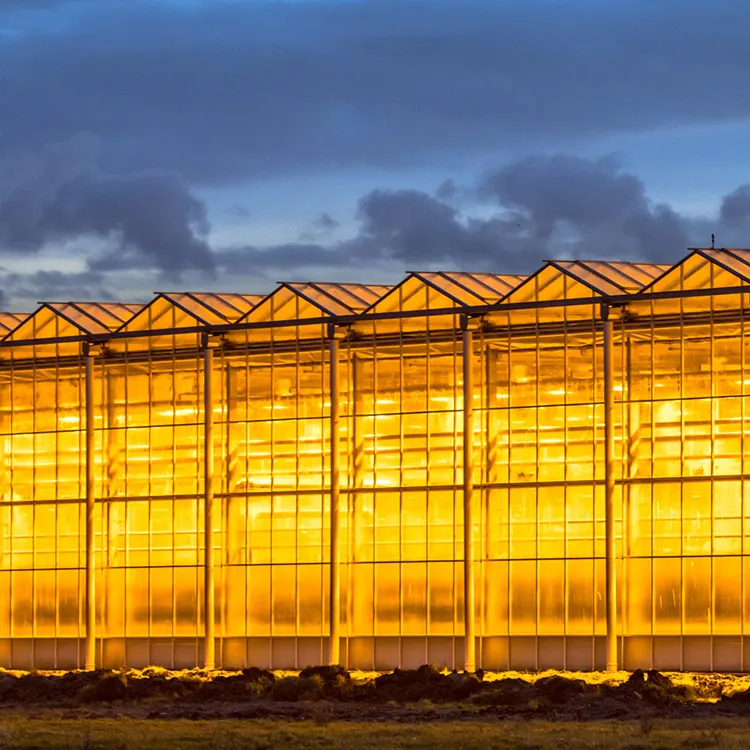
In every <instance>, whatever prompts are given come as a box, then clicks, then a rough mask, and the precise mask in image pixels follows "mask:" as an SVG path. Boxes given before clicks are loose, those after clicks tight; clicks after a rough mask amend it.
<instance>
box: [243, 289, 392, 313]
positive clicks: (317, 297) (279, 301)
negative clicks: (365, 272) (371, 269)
mask: <svg viewBox="0 0 750 750" xmlns="http://www.w3.org/2000/svg"><path fill="white" fill-rule="evenodd" d="M389 290H390V287H387V286H381V285H376V284H340V283H335V282H293V281H284V282H280V283H279V286H278V287H277V288H276V289H274V291H273V292H271V293H270V294H269V295H267V296H266V297H264V298H263V300H262V301H261V302H259V303H258V304H257V305H256V306H255V307H254V308H253V309H252V310H250V311H249V312H248V313H247V314H246V315H244V316H243V317H242V318H240V319H239V321H238V322H241V323H250V322H260V321H265V320H276V321H280V320H297V319H299V320H304V319H305V318H322V317H328V316H331V317H333V316H336V315H356V314H358V313H361V312H363V311H364V310H366V309H367V308H368V307H369V306H370V305H371V304H372V303H373V302H375V301H376V300H378V299H380V297H381V296H382V295H383V294H385V293H387V292H388V291H389Z"/></svg>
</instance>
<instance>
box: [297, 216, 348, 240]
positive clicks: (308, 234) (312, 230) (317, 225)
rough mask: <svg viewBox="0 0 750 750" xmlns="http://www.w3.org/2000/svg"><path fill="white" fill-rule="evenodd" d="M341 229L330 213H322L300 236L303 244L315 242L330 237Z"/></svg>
mask: <svg viewBox="0 0 750 750" xmlns="http://www.w3.org/2000/svg"><path fill="white" fill-rule="evenodd" d="M338 228H339V223H338V221H336V219H334V218H333V216H331V215H330V214H329V213H327V212H325V211H321V213H319V214H318V215H317V216H316V217H315V218H314V219H313V220H312V221H311V222H310V225H309V226H308V227H307V229H305V230H304V231H303V232H302V233H301V234H300V240H302V241H303V242H314V241H315V240H322V239H324V238H326V237H329V236H330V235H331V234H333V233H334V232H335V231H336V230H337V229H338Z"/></svg>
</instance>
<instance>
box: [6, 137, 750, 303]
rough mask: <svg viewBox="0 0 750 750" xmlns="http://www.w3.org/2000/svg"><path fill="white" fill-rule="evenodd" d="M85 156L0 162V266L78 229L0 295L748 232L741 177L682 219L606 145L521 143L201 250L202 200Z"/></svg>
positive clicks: (541, 254)
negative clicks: (505, 152)
mask: <svg viewBox="0 0 750 750" xmlns="http://www.w3.org/2000/svg"><path fill="white" fill-rule="evenodd" d="M95 152H96V142H95V141H93V140H92V139H90V138H88V137H85V136H79V137H77V138H76V139H73V140H72V141H71V142H68V143H65V144H56V145H53V146H50V147H47V148H46V149H44V150H43V151H42V152H41V153H39V154H36V155H29V154H24V155H20V156H16V157H13V158H6V159H5V160H4V161H3V164H2V166H3V169H2V170H0V198H2V201H0V245H2V248H3V251H4V252H3V253H2V254H0V257H2V259H3V262H4V263H5V262H6V261H7V263H5V264H6V265H7V266H9V267H11V266H12V263H13V258H14V257H16V258H17V257H18V254H19V253H24V252H26V253H28V252H37V251H38V250H40V249H41V248H44V247H46V246H47V244H54V243H55V242H61V241H67V242H68V243H70V242H72V241H76V240H79V241H80V245H81V247H82V248H84V249H82V252H81V257H80V258H78V260H79V262H80V264H81V266H82V267H83V268H84V269H85V270H84V271H82V272H76V273H65V272H62V271H60V272H55V273H49V272H44V271H40V272H38V273H36V274H28V273H26V274H15V275H14V274H13V273H12V272H8V271H6V272H5V275H4V276H2V275H0V289H4V290H6V292H7V295H8V297H10V298H12V299H14V300H15V299H17V298H21V299H30V298H31V297H35V299H44V298H50V297H52V298H57V299H60V298H64V297H65V296H75V297H79V298H91V297H102V298H105V299H106V298H110V297H112V296H116V295H117V294H118V293H123V292H122V291H121V290H122V289H123V288H124V287H125V285H126V283H127V284H128V285H129V286H128V288H129V289H130V290H131V292H130V294H131V295H132V293H133V291H135V292H136V296H137V293H138V290H139V289H141V288H149V289H152V288H154V287H153V286H152V285H151V282H152V281H153V280H154V279H153V275H154V271H157V272H159V273H160V274H161V276H162V277H172V278H178V277H179V276H184V277H185V278H187V279H189V280H190V284H192V285H194V286H195V285H198V286H203V287H207V286H212V285H213V284H214V283H217V284H218V283H219V282H221V283H220V286H221V287H223V289H224V290H225V291H231V290H233V289H234V290H237V291H260V290H259V288H258V286H259V284H260V283H261V282H263V283H262V285H263V286H264V287H265V288H266V289H267V288H269V287H270V285H271V283H272V282H274V281H276V280H299V279H305V278H310V279H321V278H326V277H329V278H331V279H333V280H335V279H340V280H357V279H360V280H370V281H372V280H378V281H392V282H395V281H397V280H398V279H399V278H401V277H402V275H403V272H404V271H406V270H414V271H419V270H438V269H446V270H450V269H460V270H467V271H488V272H494V273H531V272H533V271H535V270H536V269H537V268H539V266H540V265H541V264H542V263H543V261H544V260H547V259H555V258H571V257H578V258H595V259H596V258H609V259H621V260H634V261H658V262H676V261H677V260H678V259H679V258H680V257H682V255H683V254H684V252H685V248H686V246H688V245H691V244H697V245H707V244H708V241H709V237H710V234H711V233H712V232H715V233H716V234H717V246H719V245H726V246H730V245H740V244H742V241H743V238H744V237H745V236H746V234H747V232H748V230H749V229H750V184H744V185H740V186H739V187H737V188H736V189H734V190H732V191H730V192H729V193H727V195H726V196H725V197H724V199H723V202H722V203H721V207H720V210H719V211H717V213H716V214H715V215H712V216H692V215H688V214H686V213H682V212H679V211H677V210H675V209H674V208H672V207H671V206H669V205H666V204H659V203H654V202H653V201H651V200H650V199H649V196H648V191H647V189H646V186H645V185H644V183H643V182H642V180H640V179H639V178H638V176H637V175H635V174H633V173H631V172H629V171H628V170H626V169H625V168H624V166H623V165H622V164H621V163H620V162H618V161H617V160H616V159H615V158H613V157H611V156H606V157H602V158H598V159H583V158H580V157H572V156H567V155H553V156H544V155H533V156H529V157H525V158H523V159H520V160H516V161H513V162H510V163H508V164H505V165H502V166H500V167H498V168H495V169H492V170H488V171H486V172H485V173H484V174H482V175H480V176H479V177H478V178H477V179H476V180H475V181H474V182H473V183H469V184H460V185H459V184H455V183H450V188H449V189H448V188H446V187H445V185H446V184H447V183H443V186H442V187H440V188H438V189H437V190H436V191H435V194H430V193H427V192H424V191H419V190H412V189H403V190H382V189H376V190H372V191H370V192H368V193H367V194H365V195H363V196H362V197H361V198H360V200H359V202H358V206H357V211H356V220H357V225H356V229H355V231H354V233H353V234H352V235H351V236H349V237H346V238H343V239H340V238H338V231H339V230H340V227H339V225H338V223H337V221H336V220H335V219H333V218H332V217H331V216H330V215H329V214H327V213H325V212H321V213H319V214H318V215H317V216H316V217H315V218H314V219H313V220H312V221H311V223H310V225H309V229H308V231H307V232H303V233H302V235H303V236H302V238H301V239H300V241H299V242H291V243H284V244H277V245H270V246H258V245H253V244H246V245H237V246H229V247H214V248H211V247H210V246H209V244H208V241H207V239H206V238H205V232H206V230H207V228H208V224H207V217H206V211H205V207H204V206H203V204H202V203H201V202H200V201H198V200H197V199H196V198H194V197H193V196H192V195H191V194H190V192H189V190H188V189H187V187H186V185H185V184H184V181H183V180H182V179H181V178H179V177H178V176H176V175H170V174H168V173H139V174H136V175H113V174H107V173H103V172H101V171H99V170H97V169H96V168H94V167H92V166H91V165H92V163H93V162H94V156H93V154H95ZM469 199H471V200H469ZM305 234H307V235H308V238H307V239H305V237H304V235H305ZM90 236H95V237H99V238H103V239H104V240H105V242H104V246H105V249H104V250H102V249H99V248H97V247H94V249H91V250H86V249H85V248H87V247H88V246H87V245H86V244H85V242H84V241H83V240H84V239H85V238H86V237H90ZM11 250H12V252H11ZM41 257H45V256H40V258H41ZM125 272H128V275H127V282H126V281H125V276H124V275H123V274H124V273H125ZM344 277H345V278H344ZM147 283H148V286H146V284H147ZM155 286H156V287H157V288H158V283H157V284H156V285H155Z"/></svg>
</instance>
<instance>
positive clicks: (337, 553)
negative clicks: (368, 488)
mask: <svg viewBox="0 0 750 750" xmlns="http://www.w3.org/2000/svg"><path fill="white" fill-rule="evenodd" d="M328 354H329V361H328V367H329V375H330V402H331V411H330V420H331V423H330V430H331V436H330V440H331V553H330V554H331V578H330V581H331V592H330V598H329V602H330V613H329V619H330V623H331V635H330V643H329V648H328V662H329V664H339V663H340V662H341V569H340V564H341V548H340V543H339V534H340V520H339V503H340V499H341V498H340V495H341V492H340V486H339V485H340V471H341V469H340V455H339V450H340V446H339V431H340V429H339V428H340V421H341V420H340V413H339V387H340V379H339V341H338V339H337V338H335V335H332V336H331V340H330V342H329V350H328Z"/></svg>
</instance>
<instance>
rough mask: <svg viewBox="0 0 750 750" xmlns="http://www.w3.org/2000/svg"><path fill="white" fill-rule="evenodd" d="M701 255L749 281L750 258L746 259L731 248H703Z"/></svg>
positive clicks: (746, 281)
mask: <svg viewBox="0 0 750 750" xmlns="http://www.w3.org/2000/svg"><path fill="white" fill-rule="evenodd" d="M702 255H703V256H704V257H706V258H709V259H710V260H712V261H713V262H714V263H718V264H719V265H720V266H722V267H723V268H725V269H726V270H727V271H731V272H732V273H734V274H736V275H737V276H738V277H739V278H740V279H742V280H743V281H744V282H745V283H750V258H749V259H747V260H746V259H745V258H744V257H743V256H742V255H741V254H739V253H737V252H735V251H733V250H714V249H711V250H703V251H702ZM714 285H715V284H714Z"/></svg>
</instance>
